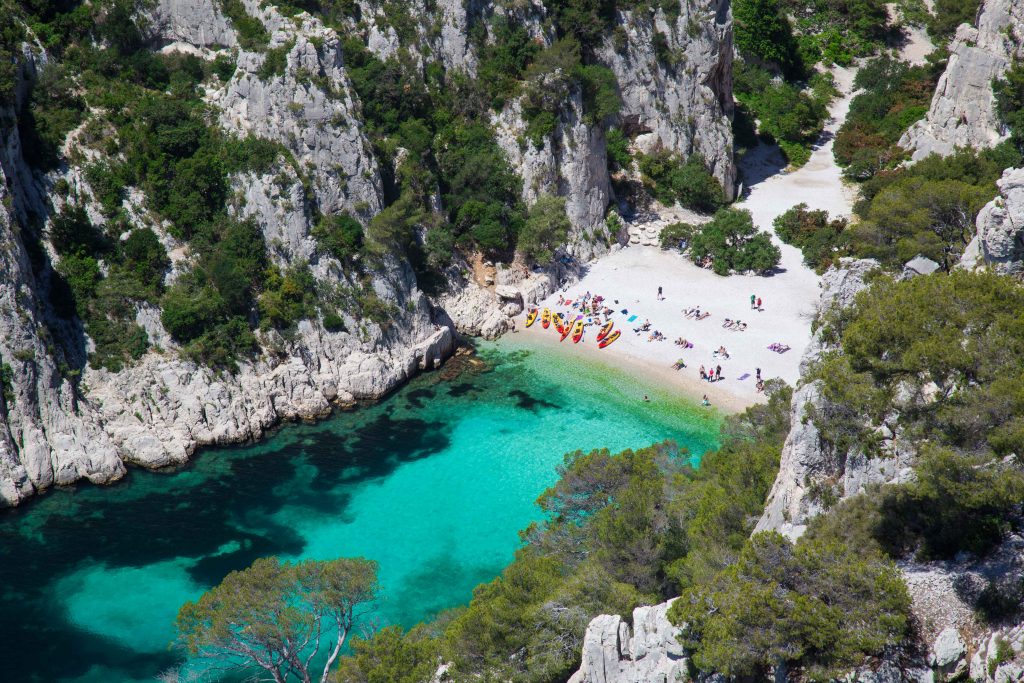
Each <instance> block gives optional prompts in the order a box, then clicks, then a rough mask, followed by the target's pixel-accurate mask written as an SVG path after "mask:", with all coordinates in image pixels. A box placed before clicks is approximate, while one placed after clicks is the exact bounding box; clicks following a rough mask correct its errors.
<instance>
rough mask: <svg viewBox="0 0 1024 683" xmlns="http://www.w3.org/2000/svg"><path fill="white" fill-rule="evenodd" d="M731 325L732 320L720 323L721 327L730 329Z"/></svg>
mask: <svg viewBox="0 0 1024 683" xmlns="http://www.w3.org/2000/svg"><path fill="white" fill-rule="evenodd" d="M732 325H733V322H732V318H726V319H725V321H724V322H723V323H722V327H732Z"/></svg>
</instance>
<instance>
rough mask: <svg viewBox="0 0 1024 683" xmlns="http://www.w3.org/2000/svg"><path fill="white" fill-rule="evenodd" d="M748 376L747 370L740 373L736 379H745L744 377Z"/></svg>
mask: <svg viewBox="0 0 1024 683" xmlns="http://www.w3.org/2000/svg"><path fill="white" fill-rule="evenodd" d="M748 377H750V373H749V372H744V373H743V374H742V375H740V376H739V377H737V378H736V379H738V380H741V381H742V380H745V379H746V378H748Z"/></svg>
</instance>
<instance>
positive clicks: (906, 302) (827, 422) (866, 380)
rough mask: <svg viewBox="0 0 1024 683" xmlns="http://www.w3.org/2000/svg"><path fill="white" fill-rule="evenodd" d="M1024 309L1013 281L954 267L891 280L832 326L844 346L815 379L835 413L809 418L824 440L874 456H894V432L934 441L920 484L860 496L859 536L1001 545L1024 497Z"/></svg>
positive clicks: (940, 549) (913, 547)
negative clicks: (890, 450)
mask: <svg viewBox="0 0 1024 683" xmlns="http://www.w3.org/2000/svg"><path fill="white" fill-rule="evenodd" d="M1022 305H1024V289H1022V288H1021V287H1020V285H1019V284H1018V283H1016V282H1014V281H1013V280H1011V279H1009V278H1005V277H1002V276H999V275H995V274H991V273H971V272H965V271H954V272H953V273H950V274H948V275H947V274H943V273H936V274H934V275H931V276H920V277H915V278H913V279H910V280H907V281H902V282H897V281H895V280H892V279H889V278H884V277H883V278H881V279H879V280H878V281H877V282H875V283H874V284H873V285H872V286H871V287H870V288H869V289H868V290H867V291H865V292H863V293H861V294H860V295H859V296H858V297H857V300H856V302H855V304H854V305H853V307H852V308H850V309H848V310H846V311H841V312H838V313H835V314H833V315H832V316H830V317H829V318H827V319H826V320H825V321H824V328H823V330H822V333H823V334H824V335H825V337H826V338H827V339H831V340H834V341H836V342H837V343H838V344H839V345H840V349H841V350H840V351H836V352H831V353H828V354H826V355H825V356H824V357H823V358H822V359H821V360H820V361H819V362H818V363H817V364H816V365H815V367H814V368H813V369H812V371H811V374H810V377H811V378H812V379H814V378H817V379H820V380H821V381H822V383H823V395H824V397H825V399H826V408H825V409H824V410H820V411H815V412H813V413H812V414H811V415H810V416H809V417H810V419H813V420H814V422H815V424H816V425H817V426H818V427H819V429H820V430H821V433H822V438H823V439H825V441H826V443H827V444H829V445H830V447H831V448H834V449H835V450H836V451H837V452H839V453H851V452H854V451H863V452H865V453H867V454H868V455H869V456H870V457H885V455H886V452H885V448H886V446H885V442H884V440H883V439H882V435H883V434H885V433H887V432H895V433H896V434H897V435H898V436H899V438H901V439H905V440H908V441H909V442H911V443H914V444H921V445H922V446H923V447H922V452H921V455H920V459H919V462H918V464H917V466H916V471H917V479H916V481H915V482H913V483H910V484H904V485H900V486H894V487H886V488H885V489H884V490H883V491H882V492H881V493H880V494H878V495H873V496H870V497H869V498H868V499H867V500H869V501H870V502H863V503H850V505H849V506H848V507H849V508H850V511H849V512H848V513H844V514H850V515H854V517H857V518H858V519H859V520H860V521H859V522H857V523H854V522H853V520H852V518H851V520H850V524H849V528H850V531H849V533H850V534H854V533H860V534H861V535H862V536H864V537H865V538H873V539H874V542H875V543H877V544H878V545H879V546H880V547H882V548H884V549H885V550H886V551H887V552H888V553H890V554H891V555H893V556H896V557H900V556H904V555H906V554H910V553H916V554H917V555H918V556H920V557H922V558H926V559H927V558H937V557H938V558H948V557H953V556H954V555H955V554H956V553H957V552H959V551H962V550H968V551H971V552H974V553H984V552H985V551H986V550H988V549H989V548H991V547H992V545H993V544H995V543H996V542H998V541H999V539H1000V537H1001V535H1002V533H1003V532H1004V531H1005V530H1006V528H1007V526H1008V524H1009V520H1010V518H1011V517H1012V516H1013V515H1014V514H1016V512H1015V511H1016V510H1017V507H1018V505H1019V502H1020V500H1022V498H1024V468H1022V463H1021V462H1020V460H1019V458H1017V456H1016V455H1014V454H1017V453H1021V452H1022V448H1024V403H1022V402H1021V396H1020V391H1019V390H1018V387H1019V386H1020V384H1021V382H1022V380H1024V326H1022V323H1021V316H1020V310H1022V309H1021V306H1022ZM883 426H884V429H883ZM864 506H867V508H868V511H867V512H865V509H864ZM841 526H842V525H841V524H838V523H837V524H836V527H837V528H839V527H841ZM851 543H856V541H855V540H854V541H851Z"/></svg>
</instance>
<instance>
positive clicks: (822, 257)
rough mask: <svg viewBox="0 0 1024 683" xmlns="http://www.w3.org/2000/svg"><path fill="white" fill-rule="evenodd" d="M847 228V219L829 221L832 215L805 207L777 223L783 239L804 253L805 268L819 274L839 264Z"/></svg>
mask: <svg viewBox="0 0 1024 683" xmlns="http://www.w3.org/2000/svg"><path fill="white" fill-rule="evenodd" d="M847 225H848V222H847V220H846V219H845V218H835V219H832V220H829V217H828V211H823V210H816V211H811V210H809V209H808V208H807V205H806V204H803V203H801V204H797V205H796V206H794V207H793V208H791V209H789V210H788V211H786V212H785V213H783V214H781V215H780V216H779V217H778V218H776V219H775V222H774V227H775V234H776V235H778V236H779V239H781V240H782V241H783V242H785V243H786V244H792V245H793V246H794V247H798V248H799V249H800V250H801V251H802V252H803V255H804V264H806V265H807V267H809V268H814V269H815V270H816V271H818V273H823V272H825V270H827V269H828V268H829V267H830V266H832V265H834V264H836V263H837V262H838V260H839V257H840V255H841V254H842V253H843V250H842V249H841V247H840V245H841V244H843V243H844V241H845V239H844V238H845V236H844V235H843V232H844V231H845V230H846V228H847Z"/></svg>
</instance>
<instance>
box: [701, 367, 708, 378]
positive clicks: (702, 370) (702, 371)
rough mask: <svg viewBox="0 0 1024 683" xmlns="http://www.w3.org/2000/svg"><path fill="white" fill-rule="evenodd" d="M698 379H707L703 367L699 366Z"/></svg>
mask: <svg viewBox="0 0 1024 683" xmlns="http://www.w3.org/2000/svg"><path fill="white" fill-rule="evenodd" d="M700 378H701V379H707V378H708V373H707V372H705V371H704V366H703V365H702V366H700Z"/></svg>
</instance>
